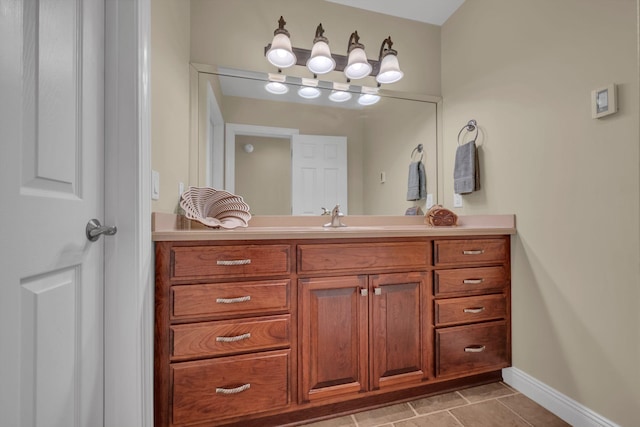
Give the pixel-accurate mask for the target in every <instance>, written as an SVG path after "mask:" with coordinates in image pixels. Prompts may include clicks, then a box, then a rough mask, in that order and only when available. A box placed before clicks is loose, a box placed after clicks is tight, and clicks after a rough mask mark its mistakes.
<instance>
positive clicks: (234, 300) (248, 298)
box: [216, 295, 251, 304]
mask: <svg viewBox="0 0 640 427" xmlns="http://www.w3.org/2000/svg"><path fill="white" fill-rule="evenodd" d="M247 301H251V295H247V296H246V297H238V298H216V302H217V303H218V304H236V303H239V302H247Z"/></svg>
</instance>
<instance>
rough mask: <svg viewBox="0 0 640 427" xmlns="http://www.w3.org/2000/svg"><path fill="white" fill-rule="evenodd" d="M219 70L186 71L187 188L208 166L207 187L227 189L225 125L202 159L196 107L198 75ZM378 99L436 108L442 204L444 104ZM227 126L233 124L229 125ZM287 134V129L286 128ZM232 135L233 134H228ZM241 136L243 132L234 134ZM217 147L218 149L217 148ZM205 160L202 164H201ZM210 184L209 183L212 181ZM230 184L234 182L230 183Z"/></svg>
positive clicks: (438, 200) (422, 97) (197, 67)
mask: <svg viewBox="0 0 640 427" xmlns="http://www.w3.org/2000/svg"><path fill="white" fill-rule="evenodd" d="M217 70H218V67H216V66H214V65H210V64H200V63H195V62H192V63H190V69H189V74H190V76H189V86H190V112H189V113H190V138H189V153H190V154H189V185H191V186H198V185H199V176H200V168H202V167H204V168H207V165H208V164H211V165H212V166H213V168H214V170H215V171H216V172H215V174H211V173H210V171H208V170H207V171H206V173H205V176H206V181H207V185H210V186H213V187H215V188H218V187H219V188H224V189H226V187H227V183H226V180H225V179H226V177H227V161H228V159H227V157H228V156H227V155H226V153H224V152H221V150H220V147H225V151H226V147H228V145H229V142H228V141H224V140H225V139H226V138H227V137H228V136H227V130H226V128H227V124H226V123H224V125H225V130H224V131H222V132H220V131H218V132H216V133H217V135H216V134H214V138H218V139H220V138H222V140H221V143H218V144H214V150H211V152H209V153H206V154H205V155H204V156H200V129H199V126H200V125H199V104H200V99H199V97H200V92H199V80H200V74H201V73H203V74H222V73H220V72H218V71H217ZM380 96H382V97H388V98H396V99H406V100H410V101H422V102H430V103H433V104H435V107H436V151H437V152H436V169H437V170H436V177H437V179H438V182H437V185H436V194H435V197H434V201H433V203H434V204H436V205H438V204H442V203H443V201H444V180H443V170H444V168H443V167H442V164H443V157H444V155H443V135H442V129H443V117H442V112H443V103H442V97H441V96H436V95H426V94H417V93H411V92H401V91H394V90H388V89H384V90H381V91H380ZM229 125H232V124H231V123H229ZM285 131H286V129H285ZM231 133H233V134H234V135H235V134H236V133H235V132H233V131H231ZM237 134H239V135H243V134H244V133H237ZM216 146H217V148H216ZM203 159H204V165H203V164H202V162H203ZM211 181H212V182H211ZM231 184H233V183H231Z"/></svg>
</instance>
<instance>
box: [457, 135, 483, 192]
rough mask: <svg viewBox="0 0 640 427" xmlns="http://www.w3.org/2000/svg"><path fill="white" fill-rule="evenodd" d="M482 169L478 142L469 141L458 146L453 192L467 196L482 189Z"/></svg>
mask: <svg viewBox="0 0 640 427" xmlns="http://www.w3.org/2000/svg"><path fill="white" fill-rule="evenodd" d="M479 169H480V168H479V167H478V151H477V149H476V142H475V141H469V142H467V143H466V144H463V145H460V146H458V149H457V150H456V162H455V165H454V169H453V191H454V192H455V193H457V194H467V193H471V192H473V191H476V190H479V189H480V170H479Z"/></svg>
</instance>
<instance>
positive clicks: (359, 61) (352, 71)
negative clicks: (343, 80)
mask: <svg viewBox="0 0 640 427" xmlns="http://www.w3.org/2000/svg"><path fill="white" fill-rule="evenodd" d="M369 74H371V64H369V61H367V54H366V53H364V49H361V48H359V47H356V48H354V49H353V50H352V51H351V52H349V60H348V62H347V66H346V67H345V69H344V75H345V76H347V78H348V79H352V80H355V79H361V78H364V77H367V76H368V75H369Z"/></svg>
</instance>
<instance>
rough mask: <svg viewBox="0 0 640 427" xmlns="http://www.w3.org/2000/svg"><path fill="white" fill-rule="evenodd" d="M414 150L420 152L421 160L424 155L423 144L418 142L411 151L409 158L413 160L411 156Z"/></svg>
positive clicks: (414, 152)
mask: <svg viewBox="0 0 640 427" xmlns="http://www.w3.org/2000/svg"><path fill="white" fill-rule="evenodd" d="M416 151H417V152H418V153H420V161H422V157H423V156H424V152H423V151H424V146H423V145H422V144H418V146H417V147H416V148H414V149H413V151H412V152H411V160H413V156H414V155H415V154H416Z"/></svg>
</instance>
